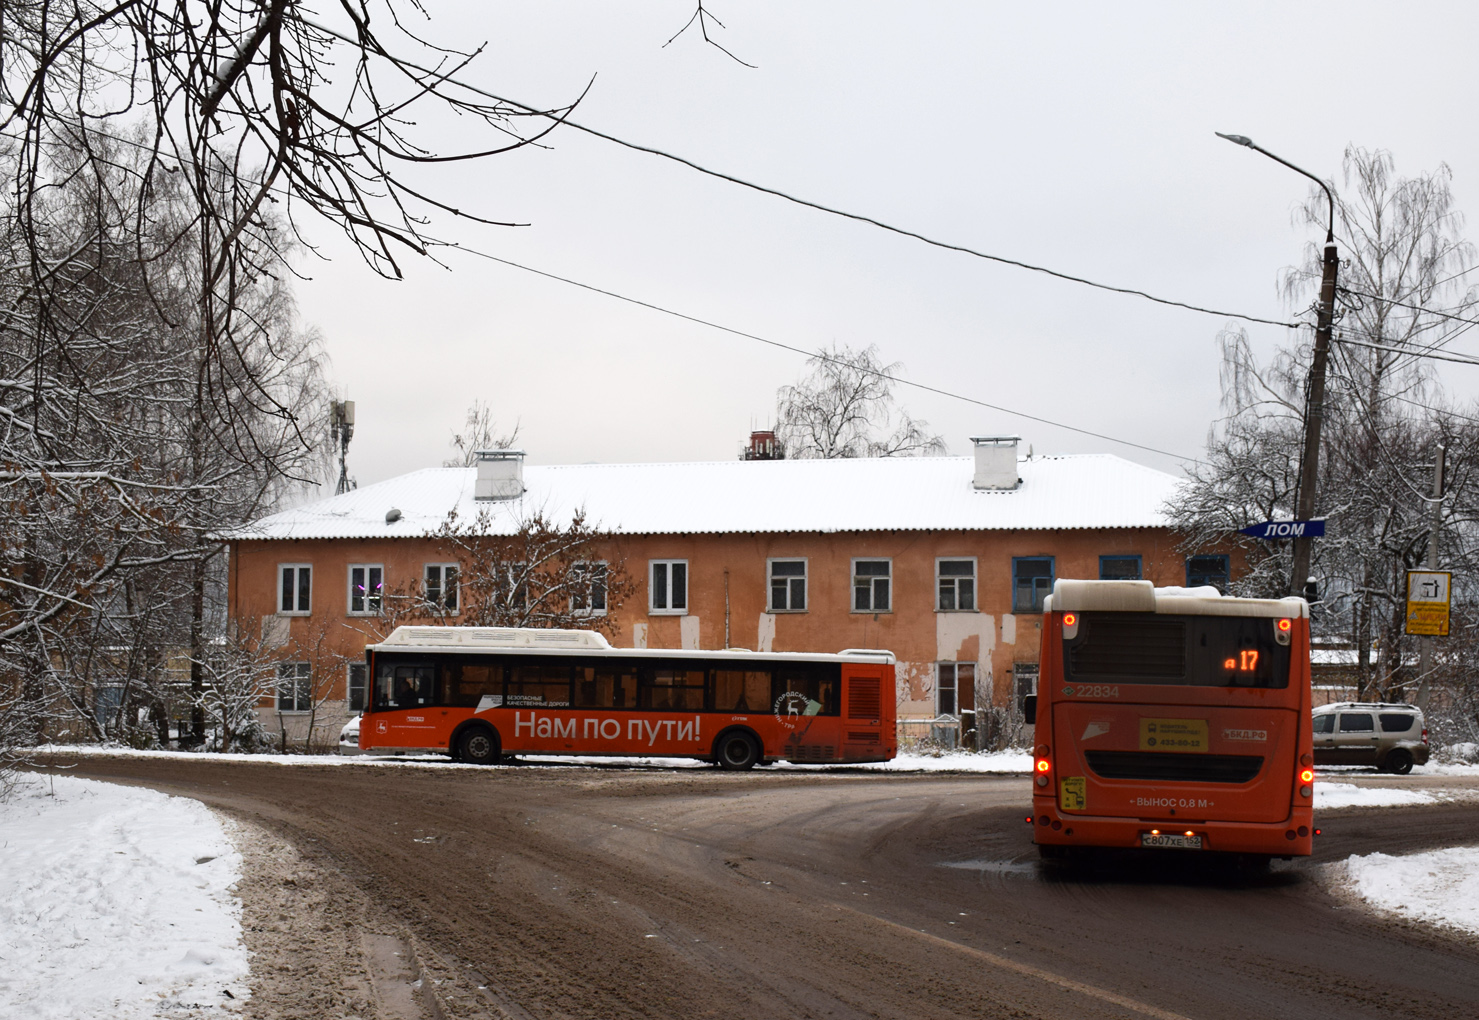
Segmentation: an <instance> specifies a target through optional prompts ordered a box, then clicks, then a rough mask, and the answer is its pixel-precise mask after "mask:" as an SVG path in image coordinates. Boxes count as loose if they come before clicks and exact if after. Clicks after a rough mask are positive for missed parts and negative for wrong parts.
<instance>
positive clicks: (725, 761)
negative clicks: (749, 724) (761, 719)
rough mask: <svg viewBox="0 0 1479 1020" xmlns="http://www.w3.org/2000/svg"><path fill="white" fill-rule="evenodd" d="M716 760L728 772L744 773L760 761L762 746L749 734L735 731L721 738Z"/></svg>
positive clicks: (715, 756)
mask: <svg viewBox="0 0 1479 1020" xmlns="http://www.w3.org/2000/svg"><path fill="white" fill-rule="evenodd" d="M714 759H715V760H716V761H717V762H718V763H719V767H720V768H721V769H724V770H725V771H727V772H743V771H745V770H746V769H752V768H754V767H755V763H756V762H757V761H759V760H760V745H759V744H757V743H755V738H754V737H752V736H750V735H749V734H748V733H745V732H742V731H740V730H735V731H734V732H733V733H726V734H724V736H722V737H720V738H719V746H718V748H717V749H716V752H715V754H714Z"/></svg>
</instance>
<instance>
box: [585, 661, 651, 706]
mask: <svg viewBox="0 0 1479 1020" xmlns="http://www.w3.org/2000/svg"><path fill="white" fill-rule="evenodd" d="M636 705H637V674H636V673H635V672H632V671H627V672H622V671H620V670H619V669H613V668H612V667H610V666H576V667H575V706H576V707H577V708H635V707H636Z"/></svg>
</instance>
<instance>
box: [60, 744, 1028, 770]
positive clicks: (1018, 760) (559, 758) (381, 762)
mask: <svg viewBox="0 0 1479 1020" xmlns="http://www.w3.org/2000/svg"><path fill="white" fill-rule="evenodd" d="M34 751H35V753H37V754H70V755H76V756H78V757H83V756H86V755H103V756H107V757H110V758H111V757H138V758H175V759H183V760H189V761H254V762H257V763H259V764H270V765H360V766H363V765H368V766H380V767H384V766H387V765H390V766H402V767H406V768H452V769H484V768H487V767H488V766H486V765H463V764H459V763H457V762H454V761H451V760H450V759H449V758H447V757H446V756H445V755H440V754H430V755H422V754H416V755H411V754H408V755H404V756H397V755H390V754H387V755H383V756H382V755H376V754H362V755H338V754H215V753H210V752H197V751H136V750H134V749H133V748H128V747H100V746H98V745H96V744H53V745H48V746H45V747H37V748H34ZM523 761H524V766H523V767H524V768H528V767H530V766H535V767H537V766H538V765H539V764H540V763H542V762H545V763H550V764H561V765H641V766H646V767H648V768H664V769H692V768H710V767H711V766H710V765H709V764H708V763H706V762H701V761H697V760H695V759H693V758H603V757H597V756H594V755H591V756H586V755H529V756H528V757H526V758H524V759H523ZM766 768H767V769H768V770H771V771H777V770H778V771H782V772H786V771H807V772H810V771H813V770H821V771H827V770H829V769H836V768H847V769H867V770H869V771H875V772H985V773H994V774H1003V773H1005V774H1017V773H1020V774H1022V775H1026V774H1027V773H1029V772H1031V771H1032V755H1031V754H1030V753H1029V752H1027V751H996V752H991V753H984V754H975V753H972V752H968V751H951V752H945V753H943V754H939V755H932V754H901V755H899V756H898V757H896V758H895V759H894V760H893V761H884V762H873V763H871V764H860V765H845V766H839V765H815V764H810V763H806V764H792V763H791V762H780V763H779V764H776V765H769V766H766Z"/></svg>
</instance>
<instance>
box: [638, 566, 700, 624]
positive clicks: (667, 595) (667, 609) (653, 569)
mask: <svg viewBox="0 0 1479 1020" xmlns="http://www.w3.org/2000/svg"><path fill="white" fill-rule="evenodd" d="M675 566H681V567H682V568H683V605H681V606H676V607H675V606H674V605H673V592H674V588H675V587H676V586H675V585H674V584H673V568H674V567H675ZM658 567H662V568H663V575H664V578H665V580H664V587H663V592H662V596H663V602H664V606H662V607H659V606H658V604H657V601H658V599H657V596H658V585H657V581H656V580H655V579H654V575H655V574H656V573H657V568H658ZM690 575H691V572H690V571H689V569H688V561H687V560H648V561H647V613H648V615H650V616H687V615H688V588H689V584H688V579H689V577H690Z"/></svg>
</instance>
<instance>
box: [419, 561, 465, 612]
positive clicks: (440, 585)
mask: <svg viewBox="0 0 1479 1020" xmlns="http://www.w3.org/2000/svg"><path fill="white" fill-rule="evenodd" d="M425 576H426V604H427V605H428V606H430V607H431V610H432V612H434V613H455V612H457V585H458V577H457V564H455V563H428V564H427V565H426V575H425Z"/></svg>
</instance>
